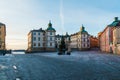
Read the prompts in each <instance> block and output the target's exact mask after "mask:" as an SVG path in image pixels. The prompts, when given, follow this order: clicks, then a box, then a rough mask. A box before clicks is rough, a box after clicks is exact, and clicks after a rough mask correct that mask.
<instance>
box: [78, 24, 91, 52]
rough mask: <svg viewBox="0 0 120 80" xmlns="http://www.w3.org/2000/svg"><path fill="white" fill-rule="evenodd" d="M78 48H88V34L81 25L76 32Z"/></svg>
mask: <svg viewBox="0 0 120 80" xmlns="http://www.w3.org/2000/svg"><path fill="white" fill-rule="evenodd" d="M78 49H79V50H88V49H90V35H89V34H88V32H87V31H85V27H83V26H82V27H81V29H80V32H78Z"/></svg>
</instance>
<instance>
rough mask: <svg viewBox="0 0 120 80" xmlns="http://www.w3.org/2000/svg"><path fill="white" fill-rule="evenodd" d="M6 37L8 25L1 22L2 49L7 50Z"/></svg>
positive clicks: (0, 42) (0, 47) (0, 38)
mask: <svg viewBox="0 0 120 80" xmlns="http://www.w3.org/2000/svg"><path fill="white" fill-rule="evenodd" d="M5 38H6V25H5V24H3V23H0V50H6V44H5Z"/></svg>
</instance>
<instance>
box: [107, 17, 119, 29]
mask: <svg viewBox="0 0 120 80" xmlns="http://www.w3.org/2000/svg"><path fill="white" fill-rule="evenodd" d="M119 23H120V20H118V17H115V20H114V21H113V22H112V24H110V25H108V26H109V27H115V26H119V25H120V24H119Z"/></svg>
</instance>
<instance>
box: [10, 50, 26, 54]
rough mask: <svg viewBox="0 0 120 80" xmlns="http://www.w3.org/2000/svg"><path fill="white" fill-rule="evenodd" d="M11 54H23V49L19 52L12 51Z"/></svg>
mask: <svg viewBox="0 0 120 80" xmlns="http://www.w3.org/2000/svg"><path fill="white" fill-rule="evenodd" d="M12 54H25V52H24V51H21V52H16V51H13V52H12Z"/></svg>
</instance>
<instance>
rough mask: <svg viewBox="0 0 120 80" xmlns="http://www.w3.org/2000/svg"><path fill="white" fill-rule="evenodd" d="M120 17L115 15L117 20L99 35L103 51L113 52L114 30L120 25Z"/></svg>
mask: <svg viewBox="0 0 120 80" xmlns="http://www.w3.org/2000/svg"><path fill="white" fill-rule="evenodd" d="M119 23H120V21H119V20H118V17H115V20H114V21H113V22H112V23H111V24H110V25H108V26H107V27H106V28H105V29H104V30H103V32H102V33H101V34H100V35H99V39H100V40H99V43H100V44H99V45H100V50H101V51H103V52H110V53H112V52H113V42H114V41H113V30H114V28H116V27H118V26H119V25H120V24H119Z"/></svg>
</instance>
